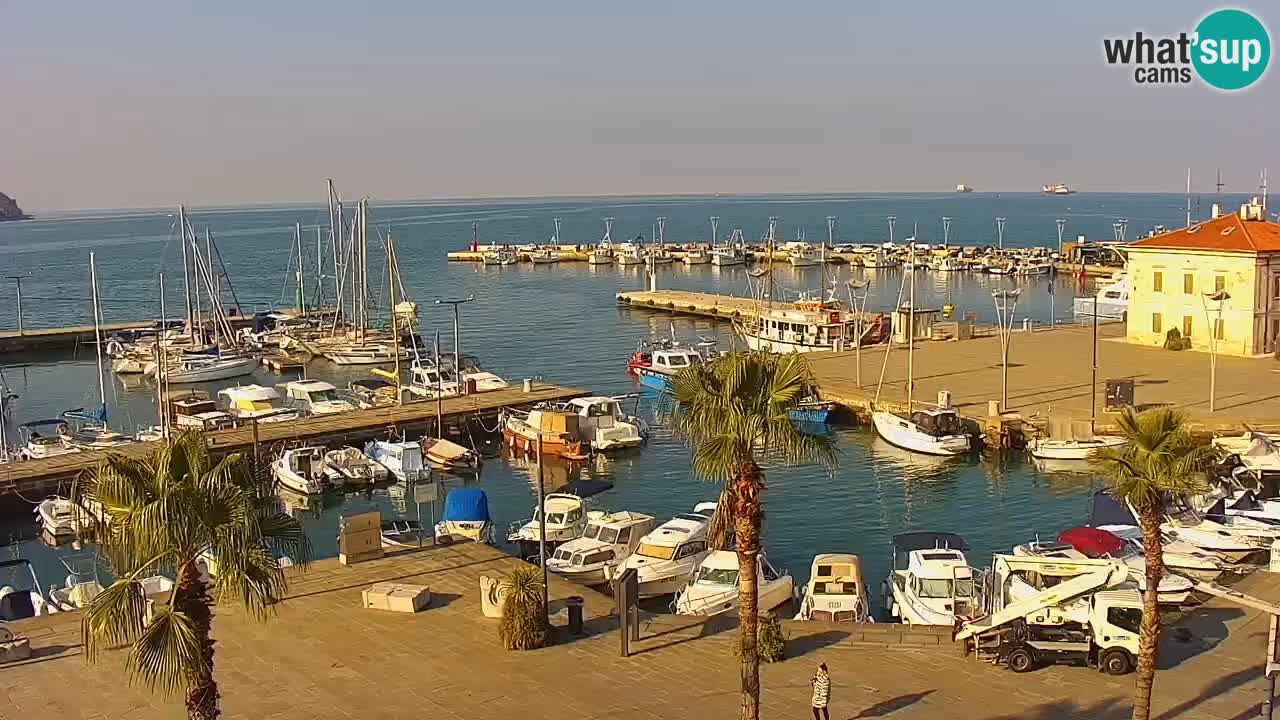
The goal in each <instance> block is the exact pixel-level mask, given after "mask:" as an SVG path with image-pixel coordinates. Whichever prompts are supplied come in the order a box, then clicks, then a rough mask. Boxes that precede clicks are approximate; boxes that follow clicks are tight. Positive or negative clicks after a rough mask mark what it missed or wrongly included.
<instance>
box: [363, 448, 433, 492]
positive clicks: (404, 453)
mask: <svg viewBox="0 0 1280 720" xmlns="http://www.w3.org/2000/svg"><path fill="white" fill-rule="evenodd" d="M364 454H365V455H368V456H369V458H370V459H372V460H373V461H374V462H377V463H379V464H380V465H382V466H383V467H385V468H386V469H387V471H388V472H390V473H391V474H392V475H393V476H395V479H396V481H398V482H410V483H414V482H426V481H428V480H430V479H431V468H429V467H427V465H426V464H425V463H424V462H423V459H422V445H420V444H419V443H416V442H413V441H406V442H393V441H390V440H373V441H370V442H369V443H368V444H366V445H365V446H364Z"/></svg>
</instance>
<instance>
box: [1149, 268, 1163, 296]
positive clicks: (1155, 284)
mask: <svg viewBox="0 0 1280 720" xmlns="http://www.w3.org/2000/svg"><path fill="white" fill-rule="evenodd" d="M1151 290H1152V292H1161V291H1163V290H1164V273H1162V272H1160V271H1158V270H1157V271H1156V272H1155V273H1153V274H1152V275H1151Z"/></svg>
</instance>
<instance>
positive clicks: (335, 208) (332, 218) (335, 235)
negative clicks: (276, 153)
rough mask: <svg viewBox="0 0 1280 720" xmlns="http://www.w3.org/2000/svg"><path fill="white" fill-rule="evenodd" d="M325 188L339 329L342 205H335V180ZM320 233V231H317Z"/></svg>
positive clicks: (335, 311)
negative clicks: (327, 194) (327, 199)
mask: <svg viewBox="0 0 1280 720" xmlns="http://www.w3.org/2000/svg"><path fill="white" fill-rule="evenodd" d="M324 182H325V187H326V188H327V189H328V191H329V242H330V243H331V244H332V245H333V297H334V300H335V307H334V327H335V328H336V327H337V322H338V321H337V318H338V316H339V315H341V314H342V299H341V298H342V292H341V285H340V284H339V280H338V257H339V256H340V255H341V254H342V252H341V247H340V245H341V244H342V231H341V230H340V228H339V227H338V226H339V225H341V222H340V219H341V218H340V216H339V215H338V213H339V212H340V210H339V208H340V207H341V205H340V204H335V203H334V200H335V196H334V190H333V180H331V179H329V178H325V180H324ZM316 232H319V229H317V230H316Z"/></svg>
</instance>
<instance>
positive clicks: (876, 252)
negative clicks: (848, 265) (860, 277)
mask: <svg viewBox="0 0 1280 720" xmlns="http://www.w3.org/2000/svg"><path fill="white" fill-rule="evenodd" d="M858 260H859V262H861V264H862V267H864V268H867V269H870V270H879V269H882V268H891V267H897V266H898V265H899V261H898V259H897V258H896V257H894V256H893V253H890V252H886V251H885V250H884V249H883V248H875V249H873V250H871V251H870V252H863V253H859V257H858Z"/></svg>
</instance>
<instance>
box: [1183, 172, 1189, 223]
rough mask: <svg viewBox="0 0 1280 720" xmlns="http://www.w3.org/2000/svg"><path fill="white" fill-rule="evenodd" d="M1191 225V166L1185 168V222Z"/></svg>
mask: <svg viewBox="0 0 1280 720" xmlns="http://www.w3.org/2000/svg"><path fill="white" fill-rule="evenodd" d="M1184 227H1191V168H1187V224H1186V225H1185V226H1184Z"/></svg>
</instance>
